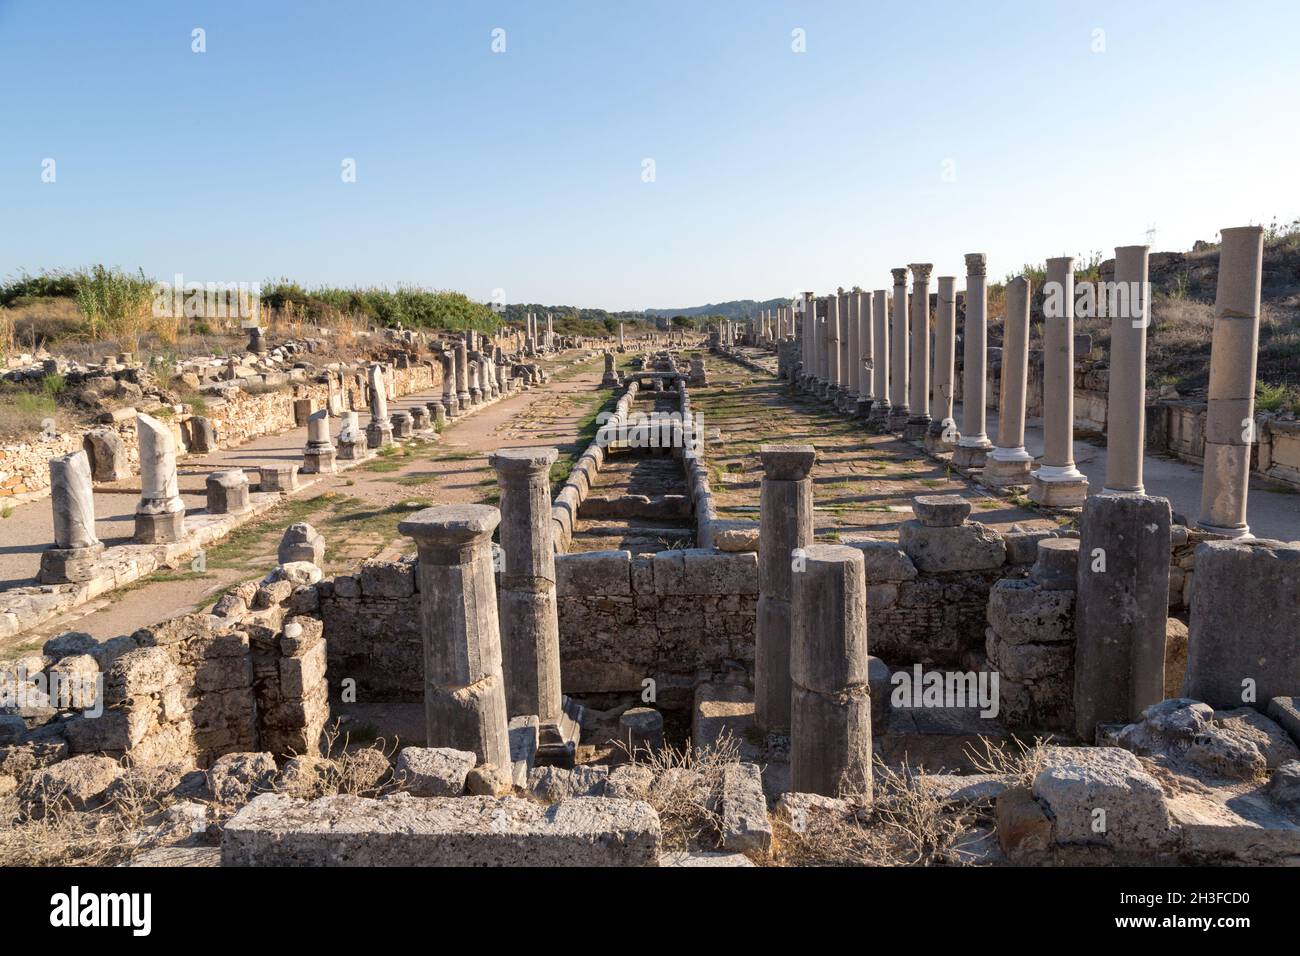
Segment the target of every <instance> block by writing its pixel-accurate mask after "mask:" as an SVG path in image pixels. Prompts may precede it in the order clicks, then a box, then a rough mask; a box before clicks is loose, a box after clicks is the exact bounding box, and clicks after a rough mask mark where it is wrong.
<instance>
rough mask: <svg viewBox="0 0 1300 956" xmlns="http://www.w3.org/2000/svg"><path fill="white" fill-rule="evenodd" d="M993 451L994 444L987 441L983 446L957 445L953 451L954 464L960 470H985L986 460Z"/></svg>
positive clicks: (959, 443)
mask: <svg viewBox="0 0 1300 956" xmlns="http://www.w3.org/2000/svg"><path fill="white" fill-rule="evenodd" d="M992 450H993V443H992V442H989V441H987V439H986V440H985V443H984V444H981V445H963V444H962V443H961V442H958V443H957V447H956V448H954V449H953V450H952V463H953V464H954V465H956V466H957V467H958V468H983V467H984V462H985V459H986V458H988V454H989V452H990V451H992Z"/></svg>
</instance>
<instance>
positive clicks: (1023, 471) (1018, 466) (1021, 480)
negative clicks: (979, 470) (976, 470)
mask: <svg viewBox="0 0 1300 956" xmlns="http://www.w3.org/2000/svg"><path fill="white" fill-rule="evenodd" d="M1008 450H1009V449H1008ZM998 451H999V449H997V448H995V449H994V450H993V452H992V453H991V454H990V455H989V456H988V458H986V459H985V461H984V474H983V475H981V476H980V481H981V482H982V483H983V484H985V485H987V486H988V487H990V488H1012V487H1015V486H1017V485H1027V484H1029V472H1030V469H1032V468H1033V466H1034V460H1033V459H1032V458H1029V457H1027V456H1026V457H1025V458H1009V459H1001V458H998V457H997V453H998Z"/></svg>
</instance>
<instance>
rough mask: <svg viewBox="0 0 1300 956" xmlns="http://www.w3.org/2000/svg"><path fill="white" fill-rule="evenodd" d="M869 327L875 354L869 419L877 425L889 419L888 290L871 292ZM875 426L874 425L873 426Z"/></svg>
mask: <svg viewBox="0 0 1300 956" xmlns="http://www.w3.org/2000/svg"><path fill="white" fill-rule="evenodd" d="M871 329H872V338H873V339H874V343H873V344H874V347H875V355H874V358H873V361H872V365H873V366H874V373H873V375H872V392H871V421H873V422H875V423H876V424H877V425H879V424H882V423H884V422H886V421H888V420H889V409H890V403H889V387H890V386H889V381H890V379H889V292H888V291H887V290H885V289H877V290H876V291H875V292H874V293H872V303H871ZM873 427H875V426H873Z"/></svg>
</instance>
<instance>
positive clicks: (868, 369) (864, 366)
mask: <svg viewBox="0 0 1300 956" xmlns="http://www.w3.org/2000/svg"><path fill="white" fill-rule="evenodd" d="M854 296H855V298H856V299H857V303H856V313H857V318H858V358H857V364H858V401H857V404H856V405H855V406H854V408H853V414H854V415H856V416H857V417H858V418H866V417H867V416H868V415H869V414H871V397H872V395H873V394H874V393H875V390H876V343H875V339H874V337H873V335H872V321H871V316H872V308H871V293H870V292H855V293H854Z"/></svg>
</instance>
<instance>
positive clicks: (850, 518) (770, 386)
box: [691, 351, 1056, 541]
mask: <svg viewBox="0 0 1300 956" xmlns="http://www.w3.org/2000/svg"><path fill="white" fill-rule="evenodd" d="M760 354H763V353H759V352H757V351H756V352H755V354H754V358H755V359H757V358H758V357H759V355H760ZM768 358H770V356H768ZM706 361H707V365H708V373H709V385H708V386H706V387H698V386H697V387H696V388H693V389H691V404H692V407H693V408H694V409H695V411H696V412H698V413H700V414H702V415H703V417H704V427H705V429H706V433H707V434H710V435H713V434H714V431H713V430H714V429H717V431H718V437H717V440H713V439H711V440H710V441H709V443H708V445H707V450H706V452H705V454H706V461H707V462H708V464H709V468H710V481H711V485H712V487H713V493H714V501H715V503H716V505H717V508H718V516H719V517H721V518H728V519H733V520H750V521H757V520H758V500H759V485H760V483H761V480H762V477H763V475H762V468H761V465H760V462H759V458H758V449H759V446H760V445H763V444H769V443H770V444H811V445H814V446H816V448H817V464H816V465H815V466H814V467H813V473H812V478H813V508H814V512H813V521H814V525H815V530H816V534H817V538H818V540H821V541H840V540H844V541H849V540H854V539H861V538H864V537H876V538H888V537H894V536H896V535H897V533H898V526H899V524H901V523H902V522H903V521H907V520H909V519H910V518H911V517H912V507H911V500H912V498H913V497H914V496H915V495H933V494H957V495H961V496H962V497H964V498H969V499H971V502H972V509H971V518H972V519H974V520H976V521H980V522H982V523H983V524H986V525H989V526H991V527H994V528H997V529H998V530H1000V531H1005V530H1008V529H1010V528H1011V526H1012V525H1020V526H1021V527H1022V528H1025V529H1029V528H1035V527H1053V526H1054V525H1055V523H1056V522H1054V521H1053V520H1052V519H1049V518H1045V517H1043V516H1041V515H1039V514H1037V513H1036V512H1034V511H1030V510H1028V509H1026V508H1024V507H1021V506H1020V505H1019V504H1017V503H1016V502H1014V501H1010V500H1008V499H1005V498H995V497H992V496H990V495H988V494H987V493H985V492H984V491H982V490H980V489H978V488H976V487H975V486H974V485H972V484H971V483H970V482H969V481H967V480H966V479H965V478H963V477H962V476H961V475H959V474H957V473H956V472H952V471H950V470H949V469H948V467H947V466H946V465H945V464H944V463H942V462H938V461H935V460H933V459H931V458H928V457H926V456H925V455H924V454H923V453H922V452H921V451H919V450H918V449H916V448H914V447H913V446H912V445H910V444H907V443H906V442H903V441H900V440H898V439H896V438H894V437H893V436H890V435H872V434H869V433H868V432H867V430H866V429H865V428H864V427H863V423H862V422H860V421H856V420H854V419H850V418H847V417H845V416H844V415H841V414H839V413H837V412H835V411H832V410H831V409H830V408H829V406H827V405H825V404H823V403H821V402H818V401H815V400H813V399H811V398H809V397H807V396H806V395H804V394H802V393H796V392H794V391H792V390H791V389H790V388H789V387H788V386H786V385H785V384H783V383H782V382H780V381H779V380H777V379H776V378H774V377H772V376H769V375H766V374H764V373H762V372H755V371H751V370H750V369H748V368H745V367H744V366H742V365H739V364H737V363H735V362H732V361H729V360H727V359H723V358H719V357H716V356H709V357H708V358H707V359H706ZM774 362H775V360H774V359H772V363H773V364H774Z"/></svg>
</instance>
